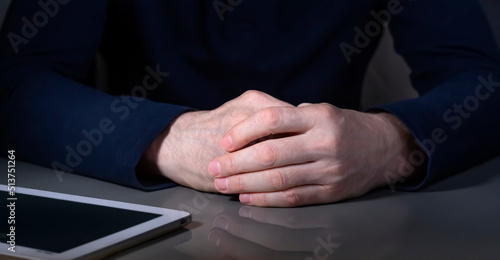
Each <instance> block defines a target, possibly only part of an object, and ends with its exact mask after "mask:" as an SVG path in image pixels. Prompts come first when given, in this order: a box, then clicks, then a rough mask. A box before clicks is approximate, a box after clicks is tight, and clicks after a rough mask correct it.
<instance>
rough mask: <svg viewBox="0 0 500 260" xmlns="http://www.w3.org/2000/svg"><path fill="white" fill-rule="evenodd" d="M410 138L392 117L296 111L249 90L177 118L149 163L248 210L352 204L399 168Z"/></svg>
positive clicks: (311, 108) (312, 107)
mask: <svg viewBox="0 0 500 260" xmlns="http://www.w3.org/2000/svg"><path fill="white" fill-rule="evenodd" d="M410 139H411V136H410V135H409V134H408V131H407V130H406V128H405V127H404V126H403V125H402V124H401V123H400V122H399V120H398V119H396V118H395V117H394V116H392V115H390V114H386V113H362V112H357V111H353V110H346V109H340V108H337V107H335V106H333V105H330V104H326V103H323V104H301V105H299V106H297V107H295V106H292V105H290V104H287V103H285V102H283V101H280V100H277V99H275V98H273V97H271V96H269V95H267V94H264V93H262V92H257V91H250V92H247V93H245V94H243V95H242V96H240V97H238V98H236V99H234V100H232V101H229V102H228V103H226V104H224V105H223V106H221V107H219V108H217V109H215V110H212V111H209V112H204V111H198V112H190V113H186V114H184V115H182V116H181V117H179V118H178V119H177V120H176V122H174V124H172V125H171V127H170V128H169V129H168V131H167V133H166V137H164V138H163V139H162V142H161V143H160V144H157V147H159V148H158V149H159V153H157V154H158V155H157V156H156V160H154V161H155V162H156V163H157V164H158V165H159V169H160V172H161V173H162V174H163V175H164V176H167V177H169V178H171V179H172V180H174V181H176V182H178V183H180V184H182V185H185V186H189V187H193V188H195V189H200V190H206V191H213V190H217V191H219V192H221V193H225V194H240V195H239V199H240V201H241V202H242V203H244V204H247V205H256V206H270V207H291V206H299V205H306V204H321V203H330V202H335V201H339V200H344V199H348V198H354V197H358V196H361V195H363V194H365V193H367V192H368V191H370V190H371V189H373V188H376V187H380V186H383V185H386V184H388V183H387V182H386V179H385V178H384V173H385V172H386V171H393V170H394V169H396V168H397V164H398V160H397V158H398V156H405V155H406V154H407V153H408V151H407V150H408V145H407V144H408V140H410ZM207 168H208V173H209V174H207ZM405 177H407V176H405Z"/></svg>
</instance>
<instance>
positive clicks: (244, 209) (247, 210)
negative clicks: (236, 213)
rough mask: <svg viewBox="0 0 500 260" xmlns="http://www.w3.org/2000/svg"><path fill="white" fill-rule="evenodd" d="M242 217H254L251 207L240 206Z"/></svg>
mask: <svg viewBox="0 0 500 260" xmlns="http://www.w3.org/2000/svg"><path fill="white" fill-rule="evenodd" d="M240 217H242V218H251V217H252V210H251V209H250V208H249V207H241V208H240Z"/></svg>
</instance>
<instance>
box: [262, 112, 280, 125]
mask: <svg viewBox="0 0 500 260" xmlns="http://www.w3.org/2000/svg"><path fill="white" fill-rule="evenodd" d="M260 120H261V122H262V124H263V125H265V126H267V127H268V128H270V129H274V128H276V127H277V126H278V125H279V124H280V121H281V113H280V111H279V110H278V109H276V108H273V107H269V108H265V109H263V110H262V111H261V113H260Z"/></svg>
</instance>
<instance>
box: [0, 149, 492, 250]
mask: <svg viewBox="0 0 500 260" xmlns="http://www.w3.org/2000/svg"><path fill="white" fill-rule="evenodd" d="M0 165H1V168H0V169H4V170H2V171H3V172H4V174H3V176H4V177H3V178H0V183H2V184H6V182H7V170H6V169H7V160H6V159H5V158H0ZM16 173H17V176H16V184H17V186H22V187H28V188H37V189H43V190H49V191H55V192H62V193H69V194H75V195H82V196H89V197H96V198H104V199H111V200H117V201H126V202H131V203H138V204H144V205H152V206H158V207H165V208H173V209H181V210H185V211H189V212H190V213H191V214H192V215H193V221H192V222H191V223H190V224H189V225H187V226H186V227H185V228H182V229H180V230H178V231H176V232H174V233H171V234H168V235H166V236H164V237H160V238H157V239H155V240H152V241H150V242H147V243H145V244H141V245H139V246H136V247H133V248H130V249H128V250H126V251H123V252H120V253H119V254H117V255H114V256H112V257H110V258H111V259H500V158H497V159H494V160H492V161H489V162H487V163H485V164H482V165H480V166H478V167H475V168H473V169H470V170H468V171H466V172H463V173H461V174H458V175H456V176H453V177H451V178H448V179H446V180H443V181H441V182H438V183H436V184H434V185H431V186H429V187H427V188H425V189H423V190H421V191H418V192H398V191H396V192H392V191H391V190H389V189H387V190H385V189H384V190H377V191H373V192H370V193H369V194H367V195H365V196H363V197H361V198H358V199H354V200H349V201H345V202H341V203H335V204H329V205H320V206H309V207H300V208H288V209H281V208H257V207H249V206H243V205H242V204H240V203H239V202H238V200H237V197H234V196H227V195H217V194H210V193H203V192H197V191H194V190H191V189H188V188H184V187H175V188H171V189H165V190H160V191H155V192H143V191H140V190H135V189H131V188H127V187H123V186H119V185H115V184H112V183H107V182H103V181H99V180H96V179H91V178H87V177H83V176H79V175H75V174H69V173H65V174H56V173H55V172H54V171H53V170H51V169H47V168H43V167H40V166H36V165H32V164H28V163H23V162H20V161H17V164H16ZM0 258H1V256H0Z"/></svg>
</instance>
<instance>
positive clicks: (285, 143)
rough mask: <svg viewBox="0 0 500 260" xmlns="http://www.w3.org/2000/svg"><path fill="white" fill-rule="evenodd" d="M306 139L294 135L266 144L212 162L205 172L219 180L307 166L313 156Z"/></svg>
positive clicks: (256, 145)
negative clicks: (306, 163) (248, 173)
mask: <svg viewBox="0 0 500 260" xmlns="http://www.w3.org/2000/svg"><path fill="white" fill-rule="evenodd" d="M305 139H306V137H304V136H302V135H295V136H290V137H286V138H280V139H271V140H267V141H264V142H261V143H258V144H255V145H252V146H249V147H246V148H245V149H242V150H239V151H237V152H233V153H228V154H225V155H222V156H220V157H218V158H215V159H214V160H212V161H211V162H210V164H209V167H208V171H209V173H210V174H211V175H212V176H214V177H219V178H220V177H227V176H231V175H234V174H239V173H244V172H254V171H261V170H267V169H272V168H275V167H281V166H286V165H291V164H301V163H305V162H309V161H312V160H314V159H315V153H312V152H307V151H309V150H311V149H309V148H308V143H309V142H308V141H307V140H305Z"/></svg>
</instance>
